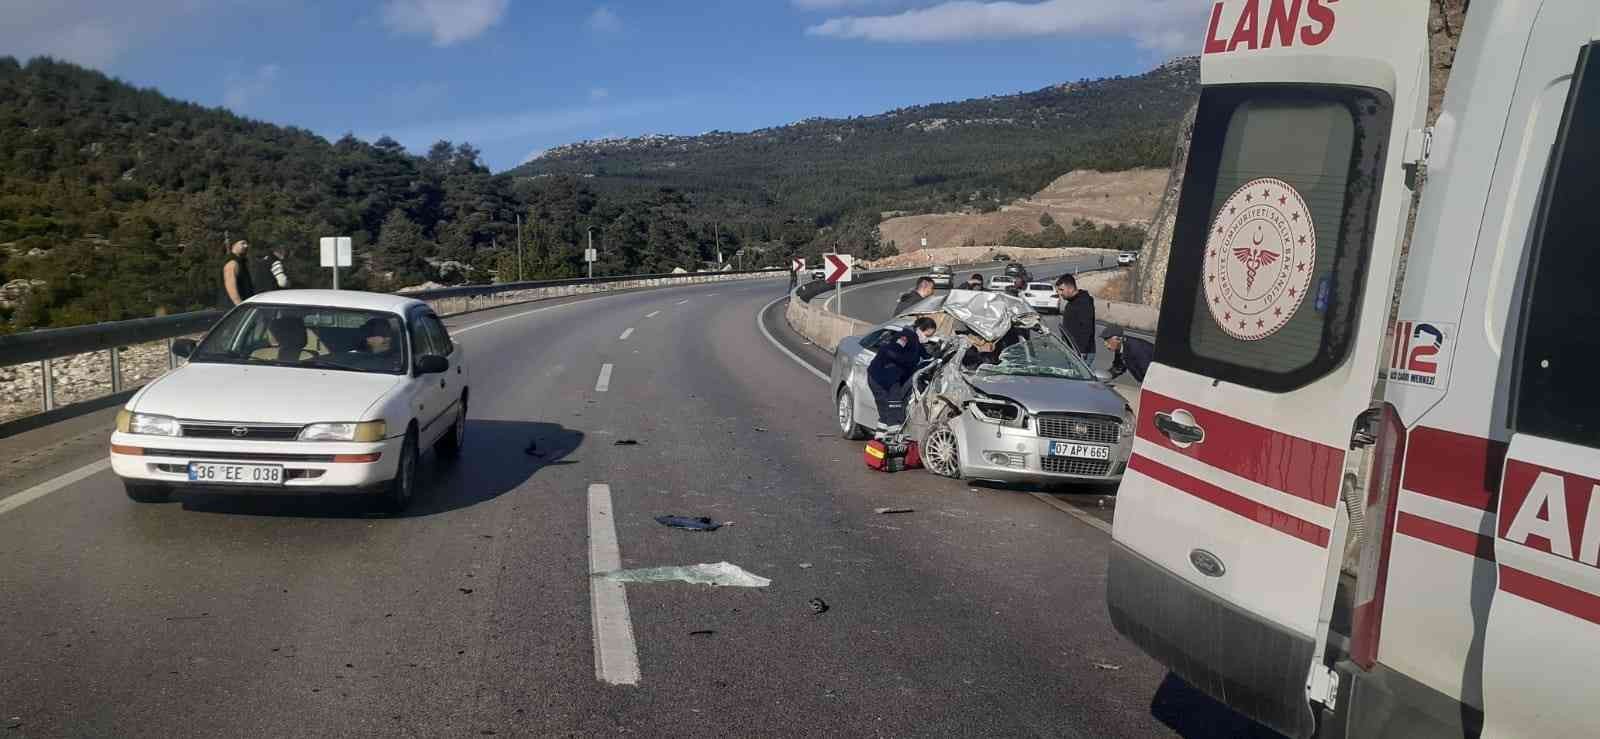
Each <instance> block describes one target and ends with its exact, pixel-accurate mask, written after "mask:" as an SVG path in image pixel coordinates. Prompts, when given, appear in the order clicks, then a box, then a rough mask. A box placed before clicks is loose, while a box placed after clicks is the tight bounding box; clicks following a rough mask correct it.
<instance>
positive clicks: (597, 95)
mask: <svg viewBox="0 0 1600 739" xmlns="http://www.w3.org/2000/svg"><path fill="white" fill-rule="evenodd" d="M608 97H611V91H610V90H607V89H606V88H604V87H594V88H590V90H589V99H590V100H604V99H606V98H608Z"/></svg>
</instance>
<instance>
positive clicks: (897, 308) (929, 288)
mask: <svg viewBox="0 0 1600 739" xmlns="http://www.w3.org/2000/svg"><path fill="white" fill-rule="evenodd" d="M932 294H933V278H932V277H920V278H918V279H917V286H916V287H915V288H912V289H911V290H907V291H906V292H905V293H904V294H902V295H901V296H900V302H898V303H895V305H894V314H895V315H897V316H898V315H900V314H901V313H904V312H905V311H906V309H907V308H910V307H911V306H913V305H916V304H917V303H920V302H922V301H923V299H924V298H927V297H928V296H930V295H932Z"/></svg>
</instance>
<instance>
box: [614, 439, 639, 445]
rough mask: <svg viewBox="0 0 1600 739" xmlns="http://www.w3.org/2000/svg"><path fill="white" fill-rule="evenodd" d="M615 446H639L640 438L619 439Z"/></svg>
mask: <svg viewBox="0 0 1600 739" xmlns="http://www.w3.org/2000/svg"><path fill="white" fill-rule="evenodd" d="M614 446H639V440H638V439H617V441H616V443H615V444H614Z"/></svg>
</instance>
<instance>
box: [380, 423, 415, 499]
mask: <svg viewBox="0 0 1600 739" xmlns="http://www.w3.org/2000/svg"><path fill="white" fill-rule="evenodd" d="M416 492H417V432H416V431H415V430H412V431H409V432H407V433H406V441H405V444H403V445H401V447H400V461H399V464H398V465H397V466H396V467H395V473H394V479H393V480H390V481H389V482H388V484H387V485H385V486H384V490H383V493H382V495H381V496H380V500H379V502H380V503H381V504H382V506H383V510H384V511H386V512H388V513H403V512H405V510H406V508H407V507H408V506H410V505H411V499H412V498H413V497H415V496H416Z"/></svg>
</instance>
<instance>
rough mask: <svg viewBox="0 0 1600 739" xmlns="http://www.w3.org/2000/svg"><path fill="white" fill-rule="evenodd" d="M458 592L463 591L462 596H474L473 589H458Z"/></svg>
mask: <svg viewBox="0 0 1600 739" xmlns="http://www.w3.org/2000/svg"><path fill="white" fill-rule="evenodd" d="M456 590H459V591H461V594H462V595H472V588H456Z"/></svg>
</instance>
